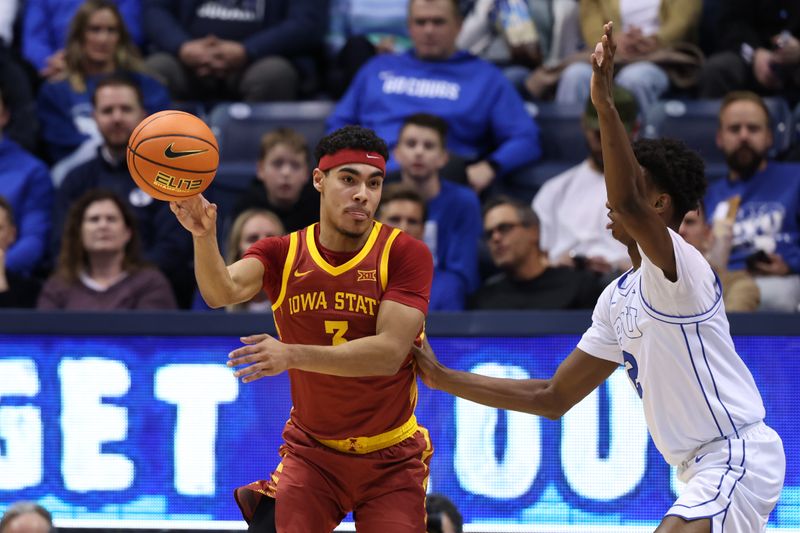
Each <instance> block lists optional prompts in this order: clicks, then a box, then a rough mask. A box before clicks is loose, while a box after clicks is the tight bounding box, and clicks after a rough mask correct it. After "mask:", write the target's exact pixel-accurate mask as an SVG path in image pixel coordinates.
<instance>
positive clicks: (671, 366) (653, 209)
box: [415, 23, 786, 533]
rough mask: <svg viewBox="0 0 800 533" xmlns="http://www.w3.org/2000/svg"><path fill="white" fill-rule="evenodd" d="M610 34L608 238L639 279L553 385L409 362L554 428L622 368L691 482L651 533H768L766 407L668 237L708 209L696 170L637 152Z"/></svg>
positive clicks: (657, 145)
mask: <svg viewBox="0 0 800 533" xmlns="http://www.w3.org/2000/svg"><path fill="white" fill-rule="evenodd" d="M604 33H605V35H604V36H603V39H602V40H601V42H600V43H598V45H597V48H596V50H595V53H594V54H593V56H592V64H593V70H594V74H593V76H592V101H593V103H594V104H595V107H596V108H597V109H598V115H599V117H600V131H601V139H602V143H603V153H604V154H605V158H604V160H605V177H606V185H607V189H608V205H609V218H610V219H611V223H610V224H609V228H610V229H611V231H612V235H613V236H614V237H615V238H617V239H618V240H620V241H621V242H623V244H626V245H627V246H628V252H629V255H630V257H631V262H632V264H633V265H634V268H633V269H631V270H630V271H629V272H627V273H626V274H624V275H622V276H621V277H620V278H618V279H617V280H615V281H614V282H612V283H611V284H610V285H609V286H608V287H607V288H606V290H605V291H604V292H603V294H602V295H601V296H600V298H599V299H598V302H597V305H596V307H595V309H594V313H593V315H592V326H591V327H590V328H589V330H587V331H586V333H585V334H584V335H583V337H582V338H581V340H580V342H579V343H578V346H577V348H576V349H575V350H574V351H573V352H572V353H571V354H570V355H569V356H568V357H567V358H566V359H565V360H564V361H563V362H562V363H561V365H560V366H559V368H558V370H557V371H556V373H555V375H554V376H553V377H552V378H550V379H549V380H536V379H531V380H508V379H498V378H491V377H486V376H479V375H476V374H471V373H468V372H460V371H455V370H452V369H449V368H446V367H444V366H443V365H441V363H439V362H438V361H437V360H436V358H435V355H434V354H433V352H432V350H431V349H430V346H429V345H427V344H426V346H425V347H424V349H423V350H415V356H416V358H417V362H418V363H419V367H420V370H421V371H422V373H423V379H424V380H425V382H426V383H427V384H428V385H429V386H431V387H433V388H438V389H441V390H444V391H446V392H450V393H451V394H455V395H457V396H460V397H463V398H466V399H468V400H472V401H475V402H478V403H483V404H486V405H491V406H493V407H498V408H504V409H513V410H517V411H524V412H529V413H533V414H537V415H540V416H547V417H549V418H558V417H560V416H561V415H563V414H564V413H565V412H566V411H568V410H569V409H570V408H571V407H572V406H574V405H575V404H576V403H578V402H579V401H580V400H582V399H583V398H584V397H585V396H586V395H587V394H589V393H590V392H591V391H592V390H594V389H595V388H596V387H597V386H599V385H600V384H601V383H602V382H603V381H605V379H606V378H607V377H608V376H609V375H611V373H612V372H613V371H614V370H615V369H616V368H618V367H619V365H624V367H625V369H626V370H627V373H628V377H629V378H630V381H631V384H632V385H633V387H634V388H635V390H636V392H637V393H638V395H639V397H640V398H641V399H642V403H643V406H644V411H645V418H646V420H647V426H648V428H649V430H650V434H651V436H652V437H653V441H654V442H655V444H656V446H657V447H658V449H659V451H660V452H661V454H662V455H663V456H664V458H665V459H666V461H667V462H668V463H670V464H672V465H675V466H677V467H678V475H679V478H680V479H681V480H682V481H684V482H685V483H687V486H686V487H685V489H684V490H683V492H682V493H681V496H680V497H679V498H678V500H677V501H676V502H675V503H674V504H673V506H672V507H671V508H670V509H669V510H668V511H667V513H666V515H665V517H664V519H663V520H662V522H661V524H660V525H659V527H658V528H657V529H656V532H657V533H673V532H681V533H701V532H702V533H706V532H708V533H711V532H713V533H720V532H731V533H734V532H735V533H740V532H741V533H744V532H748V533H749V532H756V531H764V530H765V529H766V524H767V520H768V518H769V514H770V512H771V511H772V509H773V508H774V507H775V504H776V502H777V501H778V498H779V496H780V493H781V489H782V487H783V478H784V472H785V468H786V460H785V456H784V451H783V444H782V442H781V439H780V437H779V436H778V435H777V433H775V431H774V430H772V429H771V428H770V427H768V426H767V425H765V424H764V422H763V418H764V405H763V403H762V401H761V395H760V394H759V392H758V389H757V388H756V385H755V383H754V381H753V377H752V375H751V374H750V371H749V370H748V369H747V367H746V366H745V364H744V363H743V362H742V360H741V358H740V357H739V355H738V354H737V353H736V349H735V348H734V345H733V341H732V339H731V336H730V332H729V326H728V319H727V317H726V315H725V310H724V305H723V303H722V288H721V286H720V283H719V279H718V278H717V277H716V275H715V274H714V272H713V271H712V270H711V267H710V266H709V264H708V262H707V261H706V260H705V259H704V258H703V256H702V254H700V252H698V251H697V250H696V249H695V248H694V247H693V246H691V245H689V244H688V243H686V242H685V241H684V240H683V239H682V238H681V237H680V236H679V235H678V234H677V233H676V231H675V230H677V228H678V227H679V226H680V221H681V220H682V219H683V216H684V215H685V214H686V212H688V211H690V210H692V209H694V208H696V206H697V204H698V202H699V201H701V200H702V196H703V193H704V192H705V185H706V183H705V177H704V172H703V164H702V160H700V158H699V156H697V154H695V153H694V152H692V151H690V150H688V149H687V148H686V147H685V145H683V144H682V143H679V142H676V141H669V140H642V141H637V143H636V145H634V147H633V148H632V147H631V145H630V144H629V142H628V140H627V136H626V135H625V130H624V126H623V125H622V122H621V121H620V119H619V116H618V114H617V112H616V109H614V104H613V99H612V97H611V94H612V92H611V83H612V81H611V80H612V78H613V54H614V50H615V45H614V43H613V38H612V24H611V23H609V24H607V25H606V26H605V27H604ZM634 151H635V153H634Z"/></svg>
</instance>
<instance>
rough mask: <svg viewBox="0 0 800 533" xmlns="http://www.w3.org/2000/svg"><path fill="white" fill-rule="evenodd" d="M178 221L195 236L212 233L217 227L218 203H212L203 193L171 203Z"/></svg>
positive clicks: (170, 206)
mask: <svg viewBox="0 0 800 533" xmlns="http://www.w3.org/2000/svg"><path fill="white" fill-rule="evenodd" d="M169 208H170V209H171V210H172V212H173V213H175V216H176V217H178V222H180V223H181V225H182V226H183V227H184V228H186V229H187V230H189V232H191V234H192V235H194V236H195V237H202V236H204V235H208V234H209V233H212V231H214V230H216V228H217V204H212V203H210V202H209V201H208V200H206V199H205V197H204V196H203V195H202V194H197V195H195V196H190V197H188V198H186V199H184V200H176V201H173V202H170V203H169Z"/></svg>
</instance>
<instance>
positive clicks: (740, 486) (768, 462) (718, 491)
mask: <svg viewBox="0 0 800 533" xmlns="http://www.w3.org/2000/svg"><path fill="white" fill-rule="evenodd" d="M785 471H786V456H785V455H784V452H783V442H782V441H781V438H780V437H779V436H778V434H777V433H776V432H775V430H773V429H772V428H771V427H769V426H767V425H766V424H764V423H763V422H758V423H756V424H754V425H753V426H751V427H748V428H746V429H745V430H743V431H740V432H739V438H729V439H723V440H719V441H715V442H712V443H709V444H706V445H705V446H701V447H700V448H699V449H698V452H697V454H696V455H695V457H694V458H692V459H689V460H687V461H685V462H684V463H682V464H681V465H680V466H679V467H678V479H680V480H681V481H683V482H684V483H686V487H685V488H684V490H683V492H682V493H681V495H680V497H679V498H678V500H677V501H676V502H675V503H674V504H673V505H672V507H670V509H669V511H667V514H666V516H670V515H675V516H680V517H681V518H684V519H686V520H697V519H700V518H708V519H710V520H711V531H712V533H744V532H747V533H750V532H757V531H764V530H766V528H767V520H768V519H769V514H770V512H772V509H773V508H774V507H775V504H776V503H777V501H778V498H779V497H780V494H781V489H782V488H783V477H784V474H785Z"/></svg>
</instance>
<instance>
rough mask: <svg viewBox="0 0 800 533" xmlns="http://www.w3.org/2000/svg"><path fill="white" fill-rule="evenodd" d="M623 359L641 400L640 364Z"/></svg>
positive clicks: (627, 355) (624, 354) (624, 355)
mask: <svg viewBox="0 0 800 533" xmlns="http://www.w3.org/2000/svg"><path fill="white" fill-rule="evenodd" d="M334 339H335V337H334ZM622 358H623V359H624V360H625V370H627V371H628V378H630V380H631V383H633V386H634V387H635V388H636V392H637V393H638V394H639V399H641V398H642V384H641V383H639V363H637V362H636V358H635V357H634V356H633V354H631V353H628V352H626V351H625V350H623V351H622Z"/></svg>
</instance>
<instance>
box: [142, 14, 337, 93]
mask: <svg viewBox="0 0 800 533" xmlns="http://www.w3.org/2000/svg"><path fill="white" fill-rule="evenodd" d="M143 6H144V27H145V33H146V34H147V38H148V40H149V42H150V43H152V44H153V45H154V47H155V48H156V50H157V52H158V53H155V54H153V55H151V56H150V57H149V58H148V59H147V64H148V66H149V67H150V68H151V69H152V70H153V71H155V72H156V73H158V74H159V75H161V77H162V78H163V79H165V80H166V81H167V85H168V86H169V88H170V90H171V91H172V96H173V97H174V98H176V99H195V100H197V99H208V98H217V99H232V100H245V101H248V102H257V101H265V100H293V99H295V98H296V97H297V95H298V92H299V91H300V90H304V91H307V90H309V89H310V87H308V86H307V85H308V84H309V82H313V79H312V78H313V77H314V71H313V61H312V60H311V58H310V56H311V55H312V54H313V53H314V52H315V51H316V50H317V49H318V48H319V47H320V46H321V45H322V40H323V37H324V35H325V31H326V30H327V23H328V0H291V1H290V0H269V1H267V0H238V1H226V2H208V1H205V0H188V1H184V2H174V1H172V0H144V3H143Z"/></svg>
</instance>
